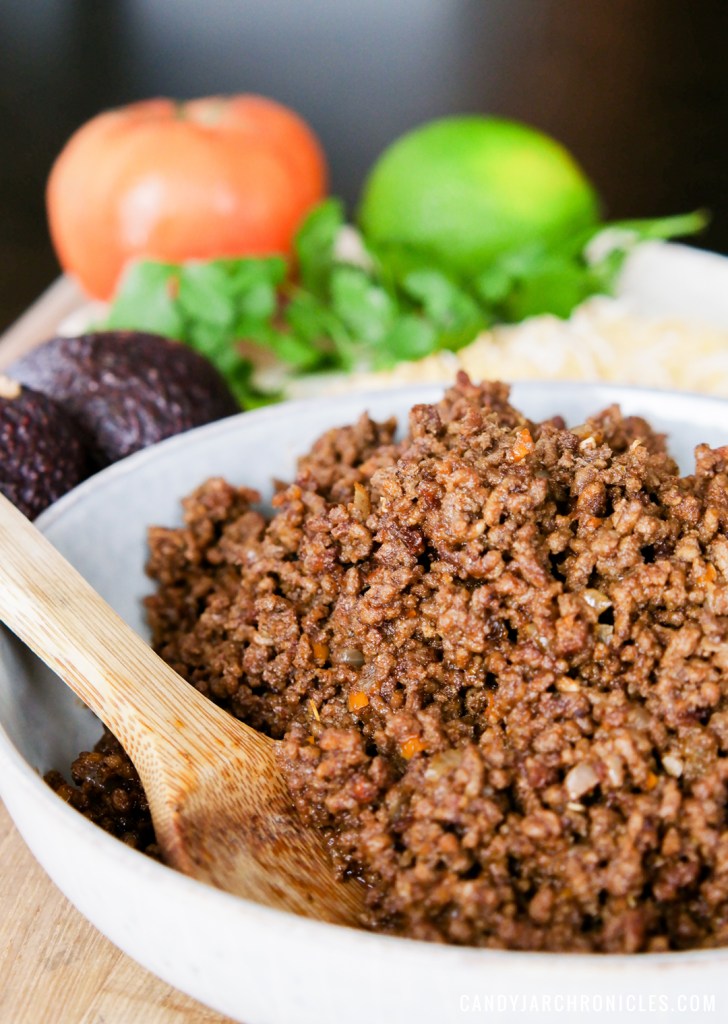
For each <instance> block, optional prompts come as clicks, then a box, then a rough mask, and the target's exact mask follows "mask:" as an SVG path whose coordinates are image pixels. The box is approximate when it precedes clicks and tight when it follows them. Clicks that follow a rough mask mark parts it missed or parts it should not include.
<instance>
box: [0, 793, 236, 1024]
mask: <svg viewBox="0 0 728 1024" xmlns="http://www.w3.org/2000/svg"><path fill="white" fill-rule="evenodd" d="M0 864H1V865H2V869H1V870H0V1024H46V1022H47V1024H51V1022H52V1024H132V1022H133V1024H230V1022H229V1019H228V1018H227V1017H221V1016H220V1015H219V1014H217V1013H214V1012H213V1011H212V1010H208V1009H206V1008H205V1007H204V1006H202V1005H200V1003H197V1002H195V1000H193V999H190V998H189V997H188V996H185V995H183V994H182V993H181V992H177V991H176V990H175V989H173V988H170V986H169V985H167V984H165V983H164V982H163V981H160V980H159V979H158V978H155V977H154V975H152V974H150V973H149V972H148V971H146V970H145V969H144V968H142V967H140V966H139V965H138V964H136V963H135V962H134V961H133V960H131V959H130V958H129V957H128V956H126V955H125V954H124V953H122V952H121V951H120V950H118V949H117V948H116V947H115V946H114V945H112V943H111V942H109V941H108V939H106V938H104V936H103V935H101V933H100V932H98V931H96V929H95V928H94V927H93V925H91V924H89V922H88V921H86V919H85V918H83V917H82V916H81V915H80V914H79V912H78V911H77V910H76V908H75V907H73V906H72V905H71V904H70V903H69V902H68V900H67V899H66V898H65V896H63V895H62V893H61V892H60V891H59V890H58V889H57V888H56V887H55V886H54V885H53V883H52V882H51V881H50V879H49V878H48V876H47V875H46V874H45V872H44V871H43V869H42V868H41V867H40V866H39V865H38V864H37V862H36V861H35V860H34V858H33V856H32V854H31V853H30V851H29V850H28V848H27V847H26V845H25V843H24V842H23V840H22V839H21V837H20V835H19V833H18V831H17V830H16V828H15V826H14V825H13V823H12V821H11V820H10V816H9V815H8V812H7V811H6V809H5V807H4V806H3V804H2V803H0Z"/></svg>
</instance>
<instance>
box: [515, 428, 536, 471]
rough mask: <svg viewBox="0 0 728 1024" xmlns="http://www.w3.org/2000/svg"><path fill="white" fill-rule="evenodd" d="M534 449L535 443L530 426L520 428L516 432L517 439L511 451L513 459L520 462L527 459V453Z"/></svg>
mask: <svg viewBox="0 0 728 1024" xmlns="http://www.w3.org/2000/svg"><path fill="white" fill-rule="evenodd" d="M533 449H534V444H533V438H532V437H531V431H530V430H529V429H528V427H524V428H523V430H519V431H518V433H517V434H516V441H515V444H514V445H513V447H512V448H511V453H510V454H511V460H512V461H513V462H520V461H521V459H525V458H526V456H527V455H530V454H531V452H532V451H533Z"/></svg>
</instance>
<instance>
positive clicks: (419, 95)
mask: <svg viewBox="0 0 728 1024" xmlns="http://www.w3.org/2000/svg"><path fill="white" fill-rule="evenodd" d="M727 42H728V3H726V0H259V2H242V0H240V2H236V0H41V2H37V3H22V2H21V0H0V330H1V329H2V328H3V327H4V326H6V325H7V324H8V323H10V322H11V321H12V320H13V319H14V318H15V317H16V316H17V315H18V314H19V313H20V312H21V311H22V310H23V309H24V308H25V307H26V306H27V305H28V304H29V303H30V302H31V301H32V300H33V299H34V298H35V297H36V296H37V295H38V294H39V292H40V291H41V290H42V289H43V288H44V287H45V286H46V285H47V284H49V283H50V282H51V281H52V279H53V278H54V277H55V275H56V274H57V272H58V267H57V264H56V261H55V258H54V256H53V252H52V250H51V247H50V243H49V240H48V235H47V231H46V226H45V211H44V205H43V202H44V200H43V191H44V185H45V179H46V176H47V174H48V171H49V168H50V165H51V163H52V161H53V158H54V156H55V155H56V153H57V152H58V151H59V150H60V148H61V146H62V145H63V143H64V142H65V140H66V139H67V138H68V136H69V135H70V133H71V132H72V131H73V130H74V129H75V128H76V127H77V126H78V125H79V124H81V123H82V122H83V121H84V120H86V119H87V118H89V117H91V116H92V115H93V114H95V113H96V112H98V111H99V110H101V109H103V108H105V107H108V106H113V105H119V104H123V103H126V102H128V101H131V100H135V99H140V98H143V97H147V96H150V95H171V96H175V97H178V98H186V97H192V96H199V95H207V94H214V93H218V92H239V91H250V92H260V93H263V94H265V95H269V96H272V97H274V98H276V99H279V100H281V101H282V102H284V103H287V104H289V105H290V106H292V107H294V108H295V109H296V110H298V111H299V112H300V113H301V114H302V115H303V116H304V117H305V118H306V119H307V120H309V121H310V123H311V124H312V125H313V127H314V128H315V130H316V131H317V132H318V134H319V136H320V137H321V139H322V141H323V143H324V146H325V147H326V150H327V153H328V156H329V161H330V166H331V172H332V183H331V184H332V191H333V192H335V193H337V194H339V195H342V196H344V198H345V199H346V201H347V203H348V204H349V209H350V210H352V209H353V208H354V206H355V202H356V198H357V195H358V191H359V188H360V185H361V182H362V179H363V177H364V174H365V172H366V170H367V168H368V167H369V166H370V164H371V162H372V161H373V160H374V158H375V157H376V156H377V155H378V153H379V152H380V151H381V150H382V149H383V148H384V146H385V145H386V144H387V143H388V142H390V141H391V140H392V139H393V138H395V137H396V136H397V135H399V134H400V133H402V132H403V131H405V130H407V129H408V128H410V127H412V126H413V125H415V124H418V123H420V122H422V121H425V120H428V119H430V118H433V117H436V116H439V115H443V114H447V113H456V112H461V111H480V112H484V113H486V112H487V113H496V114H500V115H505V116H509V117H515V118H518V119H521V120H524V121H528V122H530V123H531V124H533V125H536V126H537V127H539V128H541V129H543V130H545V131H547V132H550V133H551V134H553V135H555V136H556V137H557V138H559V139H560V140H561V141H562V142H563V143H565V144H566V146H568V147H569V148H570V149H571V150H572V151H573V152H574V154H575V155H576V157H577V158H578V160H579V161H580V162H581V163H582V165H583V166H584V168H585V170H586V171H587V173H588V174H589V175H590V176H591V177H592V179H593V180H594V181H595V183H596V185H597V187H598V189H599V190H600V192H601V194H602V196H603V199H604V204H605V211H606V212H607V213H608V214H609V216H613V217H627V216H652V215H658V214H666V213H677V212H681V211H685V210H689V209H692V208H695V207H697V206H706V207H708V208H710V209H711V210H712V213H713V220H712V223H711V226H710V228H709V230H708V232H707V233H706V234H705V235H704V236H702V237H701V239H700V240H699V244H701V245H704V246H706V247H708V248H713V249H717V250H719V251H722V252H726V251H728V57H727V55H726V43H727Z"/></svg>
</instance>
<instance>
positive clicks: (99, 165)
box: [46, 95, 327, 299]
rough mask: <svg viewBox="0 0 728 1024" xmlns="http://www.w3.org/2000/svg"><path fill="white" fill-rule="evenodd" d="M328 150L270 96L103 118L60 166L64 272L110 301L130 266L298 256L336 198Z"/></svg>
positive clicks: (132, 110) (55, 184)
mask: <svg viewBox="0 0 728 1024" xmlns="http://www.w3.org/2000/svg"><path fill="white" fill-rule="evenodd" d="M326 179H327V173H326V162H325V159H324V155H323V151H322V149H321V145H320V144H319V142H318V140H317V138H316V136H315V135H314V134H313V132H312V131H311V129H310V128H309V127H308V125H307V124H306V123H305V122H304V121H303V120H302V119H301V118H300V117H299V116H298V115H297V114H295V113H293V111H291V110H289V109H288V108H287V107H284V106H282V105H281V104H279V103H276V102H274V101H273V100H269V99H265V98H263V97H262V96H251V95H243V96H232V97H229V98H228V97H219V96H218V97H209V98H207V99H199V100H192V101H190V102H188V103H175V102H173V101H172V100H168V99H155V100H147V101H144V102H142V103H134V104H132V105H131V106H128V107H123V108H120V109H118V110H110V111H108V112H106V113H103V114H99V115H98V116H97V117H94V118H92V120H90V121H88V122H87V123H86V124H85V125H83V126H82V127H81V128H79V130H78V131H77V132H76V133H75V134H74V135H73V136H72V137H71V138H70V140H69V141H68V143H67V144H66V146H65V148H64V149H63V150H62V152H61V154H60V156H59V157H58V159H57V160H56V162H55V164H54V165H53V168H52V170H51V174H50V178H49V180H48V191H47V197H46V198H47V206H48V220H49V224H50V231H51V238H52V240H53V244H54V246H55V249H56V252H57V254H58V259H59V261H60V263H61V266H62V267H63V269H64V270H65V271H67V272H69V273H71V274H73V275H74V276H75V277H76V278H77V279H78V281H79V282H80V284H81V286H82V287H83V288H84V290H85V291H86V292H88V294H89V295H92V296H94V297H96V298H100V299H107V298H109V297H110V296H111V295H112V294H113V292H114V289H115V286H116V283H117V281H118V279H119V275H120V273H121V271H122V269H123V267H124V265H125V264H126V263H127V261H128V260H130V259H132V258H137V257H151V258H154V259H160V260H170V261H172V262H178V261H181V260H186V259H196V258H197V259H209V258H214V257H218V256H246V255H255V256H258V255H268V254H271V253H282V254H284V255H285V254H289V253H290V251H291V242H292V238H293V234H294V232H295V230H296V228H297V227H298V225H299V223H300V221H301V219H302V218H303V216H304V215H305V213H306V212H307V211H308V210H309V208H310V207H311V206H313V205H314V204H315V203H317V202H318V201H319V200H320V199H321V198H322V197H323V196H324V195H325V192H326Z"/></svg>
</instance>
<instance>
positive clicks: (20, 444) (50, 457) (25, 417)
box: [0, 376, 93, 519]
mask: <svg viewBox="0 0 728 1024" xmlns="http://www.w3.org/2000/svg"><path fill="white" fill-rule="evenodd" d="M92 469H93V467H92V465H91V461H90V459H89V454H88V450H87V448H86V445H85V443H84V438H83V434H82V431H81V430H80V428H79V427H78V425H77V424H76V423H74V421H73V420H72V419H71V418H70V417H69V416H67V415H66V413H65V412H64V411H63V409H61V407H60V406H59V405H57V404H56V403H55V402H54V401H53V400H52V399H50V398H48V397H47V396H46V395H42V394H39V393H38V392H37V391H31V390H30V389H29V388H24V387H21V386H20V384H18V383H17V382H16V381H14V380H11V379H10V378H9V377H4V376H0V491H2V493H3V494H4V495H5V497H6V498H9V499H10V501H12V503H13V504H14V505H16V506H17V507H18V508H19V509H20V511H21V512H23V513H25V515H26V516H28V518H29V519H34V518H35V517H36V516H37V515H39V514H40V513H41V512H42V511H43V509H44V508H47V506H48V505H50V504H52V503H53V502H54V501H55V500H56V499H57V498H60V497H61V496H62V495H63V494H65V493H66V491H70V490H71V488H72V487H75V486H76V484H80V483H81V481H82V480H85V479H86V477H87V476H89V474H90V473H91V472H92Z"/></svg>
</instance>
